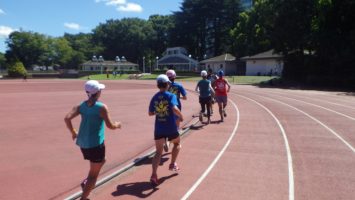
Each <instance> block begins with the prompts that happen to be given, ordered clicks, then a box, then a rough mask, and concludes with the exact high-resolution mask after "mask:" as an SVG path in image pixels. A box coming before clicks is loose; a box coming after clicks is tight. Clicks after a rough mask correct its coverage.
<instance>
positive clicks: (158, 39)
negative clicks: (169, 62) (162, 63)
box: [146, 15, 175, 55]
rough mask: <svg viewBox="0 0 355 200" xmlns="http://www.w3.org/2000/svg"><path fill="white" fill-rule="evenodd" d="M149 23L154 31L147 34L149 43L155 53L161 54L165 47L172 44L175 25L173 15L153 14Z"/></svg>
mask: <svg viewBox="0 0 355 200" xmlns="http://www.w3.org/2000/svg"><path fill="white" fill-rule="evenodd" d="M148 23H149V24H150V26H151V27H152V29H153V31H152V33H151V34H149V35H148V36H147V39H148V40H147V45H148V46H146V47H148V48H149V49H151V50H152V52H154V53H153V55H160V54H161V53H162V52H163V51H165V49H166V48H167V47H169V46H171V45H172V43H173V42H172V37H171V36H172V31H173V28H174V26H175V23H174V18H173V16H172V15H151V16H150V17H149V19H148Z"/></svg>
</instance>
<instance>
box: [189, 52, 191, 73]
mask: <svg viewBox="0 0 355 200" xmlns="http://www.w3.org/2000/svg"><path fill="white" fill-rule="evenodd" d="M189 71H191V54H189Z"/></svg>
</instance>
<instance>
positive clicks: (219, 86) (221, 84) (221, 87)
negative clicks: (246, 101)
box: [214, 78, 227, 96]
mask: <svg viewBox="0 0 355 200" xmlns="http://www.w3.org/2000/svg"><path fill="white" fill-rule="evenodd" d="M214 90H215V92H216V96H227V81H226V80H224V79H223V78H219V79H217V80H215V82H214Z"/></svg>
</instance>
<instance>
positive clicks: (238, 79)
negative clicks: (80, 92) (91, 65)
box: [81, 74, 277, 84]
mask: <svg viewBox="0 0 355 200" xmlns="http://www.w3.org/2000/svg"><path fill="white" fill-rule="evenodd" d="M157 76H158V75H157V74H149V75H144V76H143V77H141V78H139V80H154V79H156V77H157ZM226 78H227V79H228V81H229V82H230V83H231V84H259V83H262V82H266V81H269V80H271V79H273V78H277V77H275V76H226ZM81 79H84V80H87V79H88V77H87V76H85V77H82V78H81ZM90 79H93V80H126V79H129V75H128V74H123V75H122V76H120V75H117V76H116V77H114V76H112V75H111V74H110V76H109V78H107V77H106V74H97V75H91V76H90ZM200 79H201V77H199V76H184V77H182V76H181V77H177V78H176V80H179V81H198V80H200Z"/></svg>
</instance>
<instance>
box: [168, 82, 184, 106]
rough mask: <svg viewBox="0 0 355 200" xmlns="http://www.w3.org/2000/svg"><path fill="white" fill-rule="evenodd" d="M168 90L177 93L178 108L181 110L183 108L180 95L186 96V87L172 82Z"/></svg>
mask: <svg viewBox="0 0 355 200" xmlns="http://www.w3.org/2000/svg"><path fill="white" fill-rule="evenodd" d="M168 91H169V92H171V93H173V94H175V95H176V98H177V102H178V108H179V110H181V102H180V95H181V96H186V91H185V89H184V87H182V85H181V84H180V83H175V82H172V83H171V84H170V86H169V89H168Z"/></svg>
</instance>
